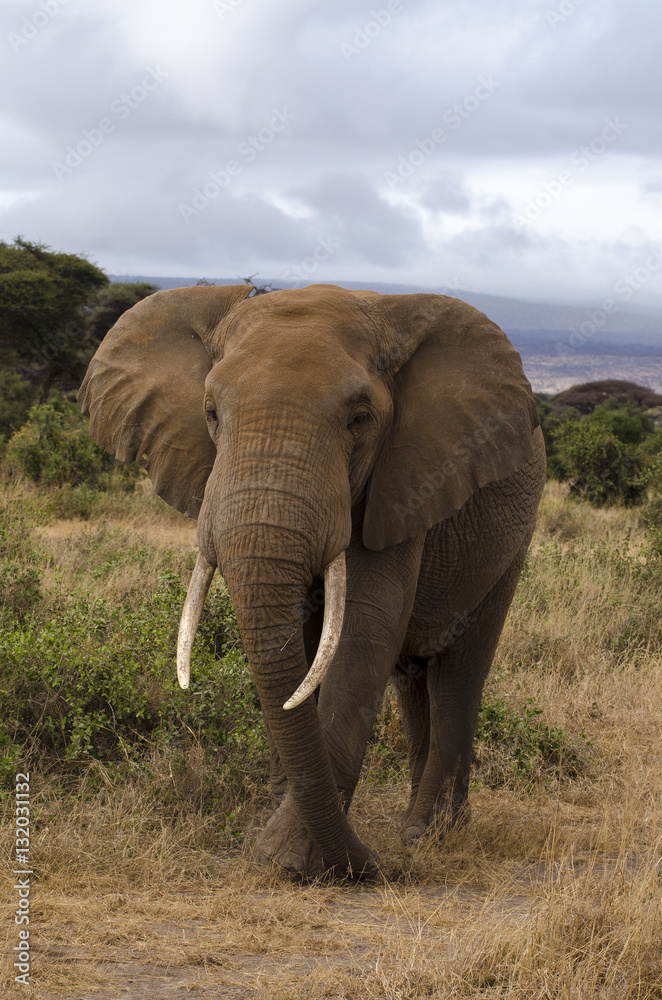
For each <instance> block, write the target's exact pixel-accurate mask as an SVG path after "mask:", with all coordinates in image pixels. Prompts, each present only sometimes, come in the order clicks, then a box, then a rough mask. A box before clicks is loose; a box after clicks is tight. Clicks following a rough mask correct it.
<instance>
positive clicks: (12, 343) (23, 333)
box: [0, 236, 156, 399]
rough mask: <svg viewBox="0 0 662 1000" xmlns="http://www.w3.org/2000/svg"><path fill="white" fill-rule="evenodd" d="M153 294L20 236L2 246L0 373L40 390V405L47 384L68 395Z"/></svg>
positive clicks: (80, 258)
mask: <svg viewBox="0 0 662 1000" xmlns="http://www.w3.org/2000/svg"><path fill="white" fill-rule="evenodd" d="M154 291H156V288H155V287H154V286H153V285H150V284H148V283H147V282H136V283H135V284H132V283H129V282H119V283H115V284H111V283H110V281H109V279H108V278H107V277H106V275H105V274H104V273H103V271H101V270H100V269H99V268H98V267H97V266H96V265H95V264H92V263H91V262H90V261H89V260H87V259H86V258H85V257H84V256H80V255H77V254H69V253H56V252H54V251H52V250H51V249H50V248H49V247H47V246H46V245H45V244H43V243H31V242H29V241H28V240H24V239H23V238H22V237H20V236H19V237H17V238H16V239H15V240H14V241H13V243H6V242H4V241H0V369H4V370H5V371H8V370H10V371H13V372H17V373H18V374H20V375H21V376H22V377H24V378H27V379H28V380H29V381H30V382H31V383H32V384H34V385H38V386H40V387H41V393H42V398H44V399H45V398H46V396H47V394H48V390H49V387H50V386H51V384H53V383H55V384H61V385H62V386H63V387H64V388H66V389H70V388H74V387H75V386H76V385H77V384H78V383H79V382H80V380H81V378H82V376H83V374H84V372H85V368H86V366H87V364H88V362H89V360H90V357H91V356H92V354H93V353H94V351H95V349H96V347H97V346H98V344H99V343H100V341H101V340H102V339H103V337H104V336H105V334H106V333H107V332H108V330H109V329H110V327H111V326H112V325H113V324H114V323H115V321H116V320H117V319H118V318H119V317H120V316H121V314H122V313H123V312H124V311H125V310H126V309H129V308H131V306H133V305H135V303H136V302H138V301H139V300H140V299H142V298H144V297H145V296H146V295H150V294H151V293H152V292H154ZM13 388H14V389H15V388H16V387H15V386H13Z"/></svg>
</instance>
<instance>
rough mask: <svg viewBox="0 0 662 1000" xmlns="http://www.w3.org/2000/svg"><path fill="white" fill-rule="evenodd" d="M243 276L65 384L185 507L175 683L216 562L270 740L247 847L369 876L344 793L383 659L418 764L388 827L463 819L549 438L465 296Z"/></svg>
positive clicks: (118, 336)
mask: <svg viewBox="0 0 662 1000" xmlns="http://www.w3.org/2000/svg"><path fill="white" fill-rule="evenodd" d="M251 292H252V289H251V288H250V286H248V285H239V286H221V287H219V286H211V287H193V288H177V289H173V290H170V291H162V292H157V293H156V294H154V295H151V296H149V297H148V298H146V299H144V300H143V301H141V302H139V303H138V304H137V305H135V306H133V308H131V309H129V310H128V311H127V312H126V313H125V314H124V315H123V316H122V317H121V318H120V319H119V321H118V322H117V323H116V324H115V326H114V327H113V329H112V330H111V331H110V332H109V333H108V335H107V336H106V338H105V340H104V341H103V343H102V344H101V346H100V347H99V350H98V351H97V353H96V355H95V357H94V358H93V360H92V362H91V364H90V366H89V369H88V372H87V375H86V377H85V381H84V383H83V385H82V387H81V390H80V394H79V399H80V401H81V404H82V407H83V410H84V412H86V413H89V415H90V418H91V419H90V428H91V432H92V434H93V436H94V437H95V438H96V440H97V441H98V442H99V444H100V445H101V446H102V447H104V448H105V449H107V450H108V451H110V452H112V453H113V454H115V455H116V456H117V457H118V458H119V459H121V460H123V461H132V460H135V459H137V460H138V461H140V462H142V463H143V465H144V467H145V468H146V470H147V472H148V474H149V476H150V477H151V479H152V483H153V485H154V489H155V490H156V492H157V493H158V494H159V495H160V496H162V497H163V498H164V499H165V500H166V501H167V502H168V503H169V504H171V505H173V506H174V507H176V508H177V509H179V510H180V511H182V512H184V513H186V514H188V515H189V516H191V517H197V518H198V528H197V533H198V545H199V550H200V554H199V556H198V561H197V563H196V568H195V570H194V573H193V577H192V580H191V585H190V588H189V593H188V597H187V600H186V604H185V608H184V613H183V618H182V624H181V627H180V651H179V658H178V669H179V676H180V682H181V683H182V685H183V686H187V684H188V670H189V657H190V647H191V645H192V642H193V637H194V635H195V630H196V627H197V623H198V621H199V616H200V612H201V608H202V604H203V602H204V599H205V595H206V592H207V590H208V588H209V584H210V582H211V578H212V576H213V573H214V571H215V569H216V568H218V569H219V572H220V573H221V574H222V576H223V578H224V579H225V583H226V585H227V588H228V591H229V594H230V597H231V599H232V602H233V605H234V609H235V612H236V616H237V620H238V624H239V629H240V634H241V637H242V641H243V643H244V646H245V649H246V653H247V656H248V660H249V663H250V666H251V669H252V672H253V675H254V678H255V683H256V686H257V690H258V693H259V696H260V700H261V704H262V708H263V712H264V716H265V721H266V728H267V734H268V738H269V745H270V755H271V761H270V768H271V785H272V791H273V795H274V800H275V806H276V809H275V812H274V814H273V815H272V817H271V819H270V820H269V822H268V824H267V825H266V827H265V829H264V830H263V831H262V834H261V836H260V838H259V840H258V845H257V851H258V854H259V855H260V856H261V857H262V858H272V859H275V860H277V861H279V862H280V863H281V864H282V865H283V866H285V867H286V868H288V869H292V870H297V871H303V872H309V873H317V872H320V871H322V870H327V871H328V870H333V871H335V872H350V873H354V874H356V873H361V872H367V871H371V870H374V867H375V865H376V863H377V861H376V859H375V856H374V855H373V854H372V852H371V851H370V849H369V848H368V847H367V846H366V845H365V844H364V843H363V842H362V841H361V840H360V839H359V837H358V836H357V834H356V833H355V831H354V829H353V828H352V826H351V824H350V822H349V819H348V818H347V811H348V809H349V806H350V803H351V800H352V795H353V792H354V789H355V786H356V783H357V780H358V777H359V771H360V768H361V764H362V761H363V757H364V754H365V750H366V745H367V741H368V738H369V735H370V731H371V728H372V725H373V722H374V720H375V717H376V714H377V712H378V710H379V707H380V703H381V701H382V696H383V694H384V690H385V687H386V683H387V680H388V678H389V676H390V675H393V676H394V679H395V685H396V688H397V694H398V700H399V711H400V716H401V720H402V725H403V728H404V732H405V735H406V739H407V744H408V749H409V764H410V770H411V797H410V801H409V806H408V809H407V811H406V814H405V817H404V820H403V823H402V833H403V836H404V840H405V842H409V841H412V840H414V839H415V838H418V837H420V836H421V835H422V834H423V833H424V832H425V831H426V830H427V829H428V828H430V829H432V830H435V829H442V828H444V827H445V826H447V825H448V824H450V823H453V822H455V821H456V820H457V819H458V818H459V817H462V816H465V815H466V803H467V792H468V785H469V770H470V760H471V748H472V741H473V734H474V729H475V725H476V720H477V714H478V709H479V703H480V697H481V692H482V688H483V684H484V681H485V678H486V676H487V673H488V671H489V668H490V665H491V661H492V658H493V656H494V651H495V648H496V644H497V640H498V638H499V635H500V633H501V630H502V627H503V623H504V619H505V616H506V613H507V610H508V607H509V604H510V602H511V599H512V596H513V593H514V590H515V586H516V584H517V580H518V578H519V575H520V571H521V568H522V563H523V560H524V557H525V553H526V550H527V547H528V545H529V542H530V539H531V535H532V532H533V528H534V523H535V517H536V510H537V506H538V502H539V499H540V495H541V492H542V488H543V483H544V479H545V453H544V446H543V439H542V433H541V430H540V427H539V421H538V417H537V413H536V407H535V405H534V400H533V398H532V394H531V388H530V386H529V383H528V382H527V380H526V378H525V376H524V374H523V371H522V366H521V362H520V357H519V354H517V352H516V351H515V350H514V348H513V347H512V345H511V344H510V342H509V341H508V339H507V337H506V335H505V334H504V333H503V332H502V331H501V330H500V329H499V327H497V326H496V325H495V324H494V323H493V322H491V321H490V320H489V319H488V318H487V317H486V316H485V315H484V314H483V313H481V312H478V311H477V310H476V309H474V308H473V307H471V306H469V305H467V304H466V303H464V302H461V301H459V300H458V299H454V298H449V297H448V296H445V295H433V294H417V295H380V294H377V293H375V292H370V291H347V290H345V289H342V288H338V287H335V286H332V285H315V286H311V287H307V288H303V289H298V290H287V291H276V292H272V293H270V294H268V295H261V296H260V297H256V296H251ZM323 580H324V583H323V584H322V581H323ZM322 586H324V598H323V599H322V600H319V595H320V593H321V588H322ZM322 616H324V621H322ZM313 661H314V662H313ZM311 663H312V666H310V672H309V665H310V664H311ZM318 689H319V690H318ZM295 692H296V694H295ZM313 695H315V696H313Z"/></svg>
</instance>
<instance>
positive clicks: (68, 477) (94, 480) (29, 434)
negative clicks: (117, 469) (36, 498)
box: [7, 401, 113, 486]
mask: <svg viewBox="0 0 662 1000" xmlns="http://www.w3.org/2000/svg"><path fill="white" fill-rule="evenodd" d="M79 412H80V411H79ZM79 412H78V413H76V408H74V407H73V405H72V404H61V405H60V406H58V405H57V403H56V402H53V401H50V402H48V403H43V404H40V405H37V406H33V407H32V408H31V410H30V412H29V421H28V423H27V424H26V425H25V427H23V428H22V429H21V430H20V431H18V432H17V433H16V434H14V436H13V437H12V439H11V441H10V442H9V447H8V449H7V457H8V458H9V460H10V461H11V462H13V463H14V464H16V465H17V466H18V467H19V468H20V469H21V470H22V471H23V472H24V473H25V474H26V475H27V476H28V477H29V478H30V479H31V480H32V481H33V482H35V483H41V484H42V485H43V486H63V485H64V483H71V484H72V485H77V484H78V483H87V484H88V485H90V486H98V484H99V479H100V476H101V475H102V474H103V473H107V472H109V471H110V469H111V468H112V465H113V459H112V458H111V457H110V456H109V455H107V454H106V453H105V452H103V451H101V449H100V448H98V447H97V446H96V444H95V443H94V441H93V440H92V438H91V437H90V435H89V434H88V433H87V430H86V429H85V428H84V427H83V426H82V417H80V416H79Z"/></svg>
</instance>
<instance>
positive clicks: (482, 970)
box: [2, 484, 662, 1000]
mask: <svg viewBox="0 0 662 1000" xmlns="http://www.w3.org/2000/svg"><path fill="white" fill-rule="evenodd" d="M139 502H140V503H144V504H147V503H151V502H152V501H151V499H149V498H148V499H147V500H146V499H145V498H142V499H141V500H140V501H139ZM144 514H145V510H144V509H143V514H142V515H141V514H140V510H139V506H138V501H136V508H135V510H134V512H133V514H130V516H128V517H127V516H123V517H122V518H119V519H115V520H114V519H113V518H111V517H110V515H109V516H108V518H107V521H106V523H105V525H104V531H106V535H104V538H105V539H106V542H104V540H103V538H102V539H101V542H100V544H99V548H98V549H97V552H102V554H103V551H105V550H103V545H104V544H106V543H107V545H110V544H111V543H110V542H109V541H108V538H109V537H111V536H112V531H114V530H116V529H117V530H118V531H119V532H120V534H118V535H117V536H116V541H117V540H118V539H119V540H120V544H118V545H115V542H113V543H112V544H113V545H115V549H113V551H115V550H116V549H121V548H122V547H124V548H125V549H126V548H127V547H128V548H133V549H137V548H140V547H141V546H144V547H145V548H147V549H148V550H149V551H150V552H151V551H152V549H153V550H154V552H153V553H152V554H151V555H150V554H148V555H146V556H145V561H144V563H143V565H139V564H135V563H134V564H132V565H133V574H134V576H133V581H132V583H131V585H132V586H136V585H138V586H140V585H141V582H142V585H143V586H145V587H146V586H147V581H148V580H151V579H152V577H153V575H154V573H155V572H156V571H157V569H158V567H159V566H160V565H162V563H159V560H162V559H163V554H162V549H163V547H166V548H168V549H170V550H171V553H172V555H171V556H169V557H168V558H172V559H174V561H175V565H174V567H173V568H176V569H177V568H180V567H181V566H183V565H184V564H185V561H186V559H187V558H188V557H189V547H190V546H189V543H188V541H187V538H188V536H187V535H186V533H185V531H184V529H183V528H181V529H180V527H179V526H178V523H177V521H176V519H175V521H174V522H172V523H171V522H169V521H168V522H167V523H165V522H164V523H163V524H162V525H161V527H159V528H157V527H156V526H155V524H154V523H151V524H150V526H149V527H147V526H141V516H144ZM168 517H169V515H168ZM98 530H99V523H98V522H91V523H90V524H69V525H68V526H67V527H64V526H59V525H50V526H48V527H47V530H46V531H45V532H44V536H43V543H44V544H45V545H48V546H49V547H50V548H51V551H52V552H54V553H55V552H56V551H57V553H58V555H57V561H58V565H59V570H58V572H59V573H60V574H66V573H70V574H71V576H70V579H71V581H74V580H79V581H80V579H81V573H83V572H86V570H85V565H86V564H85V560H88V562H89V566H90V574H89V586H90V587H92V588H96V589H95V591H94V592H95V593H97V594H99V595H100V594H101V593H104V594H106V595H107V594H108V587H110V590H111V591H112V592H114V593H118V594H119V593H121V592H124V593H126V592H128V591H127V590H126V588H127V587H128V585H129V581H128V579H123V578H122V577H121V576H118V577H116V578H115V577H113V576H112V573H109V574H108V575H107V576H106V578H105V579H103V580H100V579H99V578H96V577H94V576H93V570H94V565H95V564H94V560H93V559H92V557H91V555H90V553H91V552H92V546H91V542H90V539H92V540H93V539H94V532H95V531H98ZM186 530H187V531H188V530H189V525H188V524H187V525H186ZM161 531H163V532H164V534H163V535H161V534H160V532H161ZM108 532H110V533H111V536H109V535H108ZM154 533H156V534H154ZM157 539H158V540H157ZM111 541H112V537H111ZM191 544H192V543H191ZM643 545H644V535H643V530H642V528H641V527H640V525H639V515H638V513H637V511H629V510H623V509H621V508H608V509H604V510H597V511H596V510H595V509H593V508H590V507H589V506H588V505H585V504H581V503H574V504H571V503H569V502H568V501H567V499H566V497H565V496H564V493H563V490H562V488H561V487H559V486H558V485H557V484H549V486H548V488H547V491H546V495H545V498H544V501H543V505H542V507H541V513H540V519H539V527H538V531H537V534H536V538H535V541H534V545H533V547H532V551H531V554H530V557H529V560H528V565H527V569H526V571H525V579H524V580H523V581H522V584H521V586H520V589H519V591H518V594H517V597H516V600H515V602H514V604H513V608H512V610H511V614H510V616H509V619H508V623H507V625H506V628H505V630H504V634H503V637H502V641H501V644H500V647H499V651H498V655H497V660H496V663H495V668H494V672H493V675H492V677H491V678H490V681H489V690H490V694H492V695H499V696H501V697H504V698H506V699H508V700H509V701H511V702H513V703H516V704H518V703H519V704H526V703H527V699H531V698H532V699H534V701H535V702H536V703H537V704H538V705H539V706H540V707H541V708H542V709H543V712H544V718H545V720H546V721H547V722H549V723H550V724H552V725H558V726H561V727H563V728H564V729H565V730H566V731H567V732H568V733H570V734H571V735H574V736H577V734H579V733H580V731H582V730H584V732H585V736H586V739H587V740H588V741H589V742H588V744H587V746H586V764H585V767H584V768H583V770H582V771H581V772H580V773H579V775H578V776H577V777H576V778H573V779H572V780H569V779H564V780H554V781H550V782H548V783H547V784H545V783H539V784H537V785H535V786H534V787H533V789H530V790H528V791H527V790H525V789H524V788H523V787H519V786H513V787H506V788H501V789H496V790H494V789H488V788H485V787H481V786H480V785H479V786H478V787H477V788H476V789H475V790H474V792H473V793H472V810H473V811H472V818H471V822H470V823H469V824H468V825H467V826H466V827H465V828H463V829H461V830H456V831H453V832H452V833H451V834H450V835H449V836H448V837H447V839H446V840H445V841H444V842H443V843H442V844H441V845H439V844H437V843H436V842H434V841H432V840H424V841H423V842H421V843H419V844H417V845H416V846H415V847H414V848H413V849H405V848H404V847H403V846H402V845H401V844H400V843H399V841H398V839H397V832H396V822H395V817H396V816H397V813H398V811H399V810H401V809H402V807H403V805H404V803H405V800H406V795H407V790H406V786H405V784H404V783H403V782H397V781H394V782H392V783H391V784H387V785H380V784H375V781H374V779H375V773H373V772H374V769H373V770H370V769H368V770H367V771H366V779H365V780H364V782H363V783H362V784H361V786H360V787H359V790H358V792H357V796H356V800H355V803H354V805H353V807H352V814H353V817H354V822H355V823H356V825H357V828H358V830H359V833H360V834H361V836H363V837H364V838H365V839H366V840H368V841H369V842H370V843H371V845H373V846H374V847H375V848H376V850H377V851H378V852H379V853H380V855H381V857H382V863H383V868H382V875H381V877H380V878H379V879H377V880H375V881H374V882H372V883H367V884H363V883H358V884H322V883H301V882H297V881H293V880H290V879H289V878H287V877H286V876H284V875H283V874H282V873H280V872H278V871H275V870H271V869H262V868H258V867H256V866H255V865H254V864H253V862H252V860H251V856H250V846H251V842H252V838H253V837H254V835H255V832H256V830H257V829H258V827H259V825H260V824H261V823H262V822H263V821H264V816H263V814H262V812H261V810H263V809H264V805H263V801H261V800H259V799H256V800H255V802H254V803H253V805H252V806H250V805H249V806H248V807H246V808H245V809H244V811H243V812H242V813H241V815H240V818H239V821H238V822H239V828H238V830H235V831H234V832H233V831H232V830H220V829H218V825H219V824H218V821H217V820H216V819H215V818H214V817H213V816H209V815H201V814H200V813H199V811H196V806H195V803H194V802H192V804H191V809H190V812H188V813H186V814H184V815H180V816H178V817H176V818H175V817H173V816H170V815H168V814H167V812H166V811H164V810H162V809H159V808H158V804H157V802H156V801H155V799H154V797H153V796H151V797H150V796H148V795H146V793H145V789H144V784H141V782H140V781H139V780H138V779H136V780H135V781H132V780H123V781H122V782H120V781H119V779H117V778H115V777H113V774H111V773H108V774H107V775H105V776H104V786H105V789H106V791H105V792H104V793H103V795H101V797H99V796H98V795H96V794H95V796H92V795H91V793H90V791H89V788H90V785H89V783H88V782H87V781H86V779H85V776H82V777H81V778H80V781H79V783H78V785H74V786H71V787H69V788H68V789H65V788H64V787H63V786H58V785H57V780H56V779H55V778H54V777H49V776H48V775H46V774H42V775H40V774H39V773H38V772H37V773H36V774H35V777H34V792H35V800H34V813H33V818H34V834H35V838H36V839H35V852H34V856H33V861H34V866H35V871H36V873H37V876H36V879H37V880H36V884H35V887H34V909H33V911H32V913H33V925H32V932H33V934H34V940H35V942H36V944H37V946H38V950H37V952H36V956H35V959H34V964H33V974H32V985H31V986H30V987H29V988H25V987H22V986H19V985H17V984H14V983H13V982H12V977H11V968H10V967H9V965H7V966H6V967H5V974H6V981H7V986H6V989H5V991H4V995H6V996H8V997H10V996H11V997H13V996H17V997H18V996H27V997H31V998H32V997H34V998H38V1000H49V998H53V1000H55V998H63V997H72V998H77V1000H82V998H88V997H89V998H93V997H94V998H98V1000H116V998H118V997H126V998H128V1000H138V998H142V997H150V998H154V1000H161V998H164V1000H165V998H171V997H180V996H187V995H191V996H200V997H205V998H212V997H213V998H216V997H236V998H249V997H265V998H266V997H269V998H272V997H273V998H275V1000H285V998H287V1000H299V998H301V1000H303V998H310V1000H317V998H321V997H329V998H356V1000H366V998H379V1000H383V998H388V1000H391V998H393V1000H396V998H397V1000H419V998H423V997H449V998H452V997H481V998H494V1000H496V998H499V1000H501V998H517V1000H524V998H526V1000H550V998H553V1000H577V998H581V1000H584V998H590V1000H592V998H596V1000H597V998H600V1000H603V998H604V1000H656V998H657V1000H660V998H662V903H661V901H662V875H661V874H660V872H661V869H660V862H661V860H662V841H661V834H660V831H661V830H662V767H661V766H660V764H661V763H662V760H661V758H662V752H661V750H660V732H661V730H662V661H661V658H660V639H662V636H661V635H660V628H661V627H660V624H659V620H660V619H659V610H660V597H662V593H661V592H660V582H659V579H657V578H655V577H654V576H651V577H650V578H647V579H643V578H642V577H641V574H640V573H639V571H638V569H637V567H638V566H641V565H643V560H644V558H645V553H644V549H643ZM57 546H59V547H60V548H59V549H58V548H57ZM159 552H161V554H160V555H159ZM67 553H68V554H67ZM54 558H55V557H54ZM67 558H70V561H71V562H70V569H67V564H66V560H67ZM180 558H181V560H182V562H181V563H179V562H178V560H179V559H180ZM136 566H137V568H136ZM156 766H159V767H162V766H165V765H164V764H163V762H157V761H156V760H155V767H156ZM58 787H59V790H58ZM10 806H11V803H8V804H6V808H5V815H4V820H3V822H4V829H5V831H7V830H8V829H10V813H9V809H10ZM235 833H239V834H240V835H241V836H238V837H237V836H235ZM2 844H3V848H2V849H3V865H4V870H5V871H6V872H9V871H10V870H11V867H12V858H11V854H10V837H9V836H7V835H5V836H3V839H2ZM8 885H9V886H11V882H10V881H8ZM11 893H12V891H11V889H9V891H8V894H7V897H6V898H8V899H10V900H11V899H12V894H11ZM9 912H10V908H9V907H8V908H7V913H8V914H9ZM14 931H15V929H14V925H13V923H12V922H11V918H10V916H9V915H8V916H7V918H6V919H5V921H4V922H3V934H4V936H5V939H6V942H7V945H8V948H9V949H10V948H11V947H12V946H13V943H14Z"/></svg>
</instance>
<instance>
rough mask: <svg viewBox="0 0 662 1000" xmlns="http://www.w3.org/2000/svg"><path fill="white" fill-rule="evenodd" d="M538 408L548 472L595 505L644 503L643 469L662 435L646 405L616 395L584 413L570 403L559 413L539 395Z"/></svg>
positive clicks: (659, 446) (656, 450) (661, 442)
mask: <svg viewBox="0 0 662 1000" xmlns="http://www.w3.org/2000/svg"><path fill="white" fill-rule="evenodd" d="M538 409H539V413H540V417H541V423H542V427H543V434H544V435H545V441H546V448H547V460H548V469H549V475H550V476H551V477H553V478H555V479H559V480H560V481H562V482H567V483H568V486H569V491H570V493H571V494H573V495H574V496H578V497H581V498H583V499H586V500H589V501H590V502H591V503H593V504H595V505H597V506H599V505H603V504H607V503H612V502H615V501H620V502H622V503H625V504H628V505H629V504H640V503H642V502H643V500H644V499H645V496H646V489H647V473H646V469H647V467H648V466H649V465H650V463H651V462H652V461H653V460H654V458H655V456H656V455H658V454H659V453H660V450H661V449H662V434H661V433H660V431H656V429H655V424H654V421H653V419H652V417H651V416H650V414H649V413H647V411H646V410H644V409H643V408H642V407H641V406H639V405H638V404H637V403H633V402H618V401H617V400H616V399H610V400H607V401H606V402H605V403H603V404H601V405H600V406H596V407H595V409H593V410H592V411H591V412H590V413H587V414H585V415H584V416H581V415H580V414H579V412H578V411H577V410H575V409H573V408H569V409H567V410H565V411H564V412H562V413H560V414H559V413H557V412H556V411H555V409H554V408H553V407H552V406H551V404H550V403H548V402H546V401H544V400H541V401H539V403H538Z"/></svg>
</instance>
